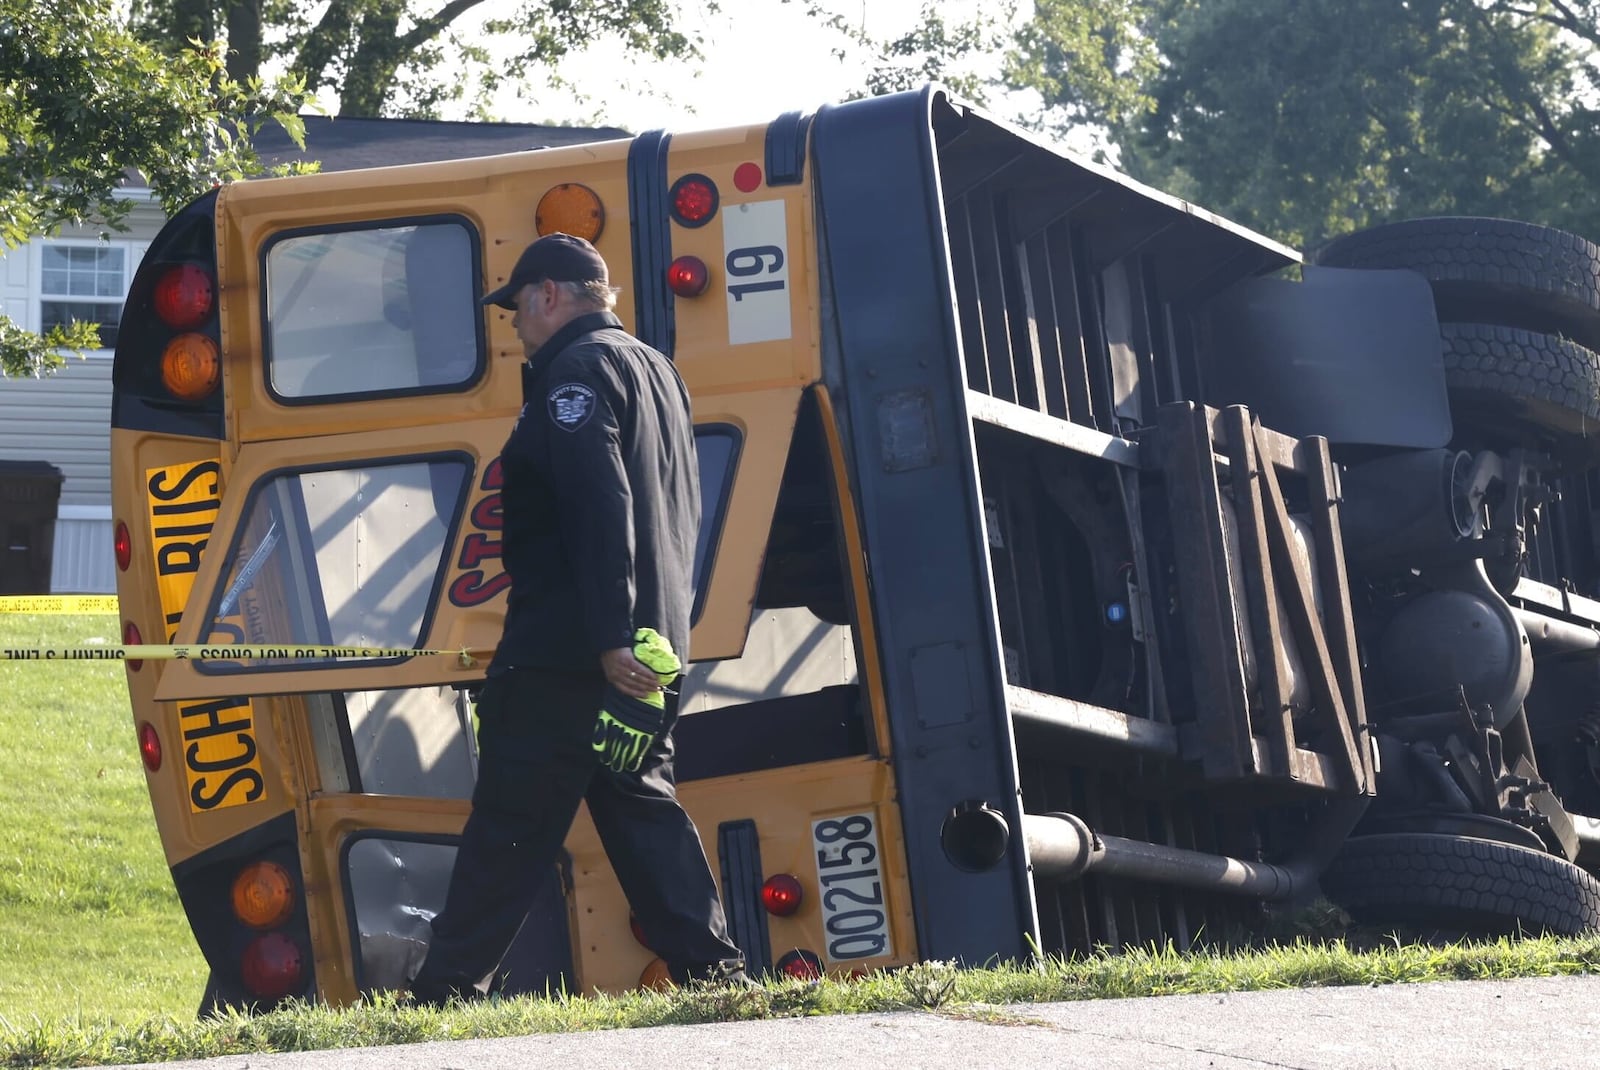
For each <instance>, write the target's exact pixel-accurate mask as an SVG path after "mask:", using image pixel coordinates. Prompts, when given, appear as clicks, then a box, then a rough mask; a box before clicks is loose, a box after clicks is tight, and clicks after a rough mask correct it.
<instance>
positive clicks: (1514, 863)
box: [1322, 832, 1600, 936]
mask: <svg viewBox="0 0 1600 1070" xmlns="http://www.w3.org/2000/svg"><path fill="white" fill-rule="evenodd" d="M1322 890H1323V892H1324V894H1326V895H1327V897H1328V898H1329V899H1331V900H1333V901H1334V902H1335V903H1337V904H1338V905H1339V906H1341V907H1343V908H1344V909H1345V910H1346V911H1347V912H1348V913H1349V914H1350V916H1351V917H1352V918H1354V919H1355V920H1356V921H1358V922H1361V923H1363V924H1367V925H1404V926H1416V927H1422V928H1427V929H1458V930H1461V931H1464V932H1469V933H1490V934H1504V933H1519V932H1520V933H1529V934H1533V933H1551V934H1555V935H1561V936H1577V935H1580V934H1583V933H1587V932H1591V931H1594V930H1596V929H1600V881H1596V880H1595V878H1594V877H1593V876H1591V875H1590V874H1589V873H1587V872H1585V871H1584V870H1582V869H1579V868H1578V867H1577V866H1575V865H1573V864H1572V863H1571V862H1568V861H1567V860H1566V859H1564V858H1557V857H1556V856H1555V855H1551V854H1546V853H1544V852H1543V851H1534V850H1531V849H1529V848H1527V847H1516V846H1513V845H1511V844H1509V843H1499V842H1496V841H1494V840H1480V839H1475V838H1473V837H1470V836H1445V835H1440V834H1437V833H1422V832H1404V833H1393V834H1388V835H1381V836H1358V837H1356V838H1354V839H1352V840H1350V841H1348V842H1347V843H1346V844H1345V845H1344V847H1343V849H1342V850H1341V851H1340V853H1339V855H1338V857H1336V858H1335V859H1334V861H1333V864H1332V865H1331V866H1329V867H1328V871H1327V872H1326V873H1324V874H1323V876H1322Z"/></svg>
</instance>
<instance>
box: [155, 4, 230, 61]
mask: <svg viewBox="0 0 1600 1070" xmlns="http://www.w3.org/2000/svg"><path fill="white" fill-rule="evenodd" d="M161 30H162V32H163V34H164V35H165V36H166V38H167V41H166V44H167V47H169V48H179V49H181V48H186V47H188V43H189V41H190V40H191V39H192V40H196V41H208V42H209V41H213V40H215V39H216V36H217V13H216V10H215V9H214V8H213V7H212V6H211V0H174V2H173V4H172V6H171V8H170V9H168V12H167V17H166V19H164V20H163V25H162V26H161Z"/></svg>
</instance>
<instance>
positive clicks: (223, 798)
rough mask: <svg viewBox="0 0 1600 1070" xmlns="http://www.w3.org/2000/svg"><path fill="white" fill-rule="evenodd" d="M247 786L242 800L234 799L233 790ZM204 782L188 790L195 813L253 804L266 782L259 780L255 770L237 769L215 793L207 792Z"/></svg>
mask: <svg viewBox="0 0 1600 1070" xmlns="http://www.w3.org/2000/svg"><path fill="white" fill-rule="evenodd" d="M241 785H247V786H246V787H245V789H244V798H242V799H240V798H236V797H235V795H236V794H237V793H236V792H234V790H233V789H234V788H237V787H239V786H241ZM205 789H206V782H205V780H203V779H202V780H199V781H196V782H195V785H194V787H192V788H190V789H189V800H190V801H191V802H192V803H193V804H194V809H195V810H196V811H200V810H215V809H217V808H219V807H223V806H238V805H239V804H240V803H247V802H255V801H256V800H257V799H259V798H261V796H262V795H263V794H265V792H266V782H265V781H263V780H262V779H261V773H260V772H259V771H258V770H255V769H237V770H235V771H233V772H231V773H229V774H228V775H227V777H226V778H224V779H223V781H222V783H221V784H219V785H218V786H217V788H216V790H215V791H212V792H209V793H208V792H207V791H206V790H205Z"/></svg>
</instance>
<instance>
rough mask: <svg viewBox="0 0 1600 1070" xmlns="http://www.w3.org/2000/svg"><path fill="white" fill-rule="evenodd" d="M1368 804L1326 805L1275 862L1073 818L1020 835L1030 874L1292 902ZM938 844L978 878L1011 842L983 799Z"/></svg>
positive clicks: (1027, 818) (960, 809)
mask: <svg viewBox="0 0 1600 1070" xmlns="http://www.w3.org/2000/svg"><path fill="white" fill-rule="evenodd" d="M1369 802H1370V799H1369V798H1368V797H1366V796H1360V797H1357V798H1353V799H1342V800H1339V801H1338V802H1335V803H1333V804H1332V805H1330V807H1329V808H1328V811H1327V814H1326V815H1325V817H1324V819H1323V821H1322V823H1321V824H1320V826H1319V827H1318V828H1317V829H1316V830H1314V831H1313V833H1312V834H1311V836H1310V837H1308V840H1307V843H1306V847H1305V849H1304V850H1303V851H1301V852H1300V853H1299V854H1298V855H1297V856H1296V857H1295V858H1293V859H1291V860H1289V861H1288V862H1286V863H1284V864H1282V865H1279V864H1276V863H1272V862H1247V861H1245V860H1243V859H1239V858H1230V857H1228V856H1227V855H1215V854H1207V853H1206V852H1204V851H1190V850H1187V849H1185V848H1182V847H1166V846H1162V845H1161V844H1154V843H1146V842H1144V841H1143V840H1130V839H1127V838H1125V837H1122V836H1108V835H1105V834H1103V833H1097V832H1095V831H1094V830H1092V829H1091V828H1089V826H1088V825H1087V824H1086V823H1085V822H1084V821H1083V819H1082V818H1079V817H1077V816H1076V815H1074V814H1066V813H1046V814H1024V815H1023V817H1022V834H1023V839H1024V842H1025V844H1026V847H1027V851H1028V862H1029V866H1030V868H1031V869H1032V870H1033V874H1034V876H1035V877H1038V878H1040V879H1043V880H1052V881H1071V880H1077V879H1078V878H1080V877H1082V876H1084V875H1085V874H1087V873H1090V872H1093V873H1096V874H1098V875H1100V876H1105V877H1125V878H1128V879H1130V880H1144V881H1154V882H1157V883H1162V884H1177V885H1181V886H1183V887H1186V888H1199V889H1201V890H1204V891H1211V892H1223V893H1228V894H1232V895H1242V896H1248V897H1250V898H1253V899H1264V900H1268V901H1271V902H1282V901H1287V900H1292V899H1297V898H1299V897H1301V896H1303V895H1305V894H1307V893H1309V892H1311V891H1312V890H1313V889H1314V888H1315V887H1316V881H1317V878H1318V877H1320V876H1321V875H1322V871H1323V870H1324V869H1326V868H1327V865H1328V863H1329V862H1330V861H1331V860H1332V859H1333V856H1334V855H1335V854H1336V853H1337V852H1338V850H1339V847H1340V845H1341V844H1343V843H1344V841H1345V839H1346V838H1347V837H1348V836H1349V834H1350V830H1351V829H1352V828H1354V827H1355V824H1356V822H1357V821H1359V820H1360V819H1361V815H1362V814H1363V813H1365V812H1366V808H1367V805H1368V803H1369ZM939 841H940V844H941V845H942V846H943V848H944V852H945V857H946V858H948V859H949V860H950V863H951V865H953V866H955V867H956V868H957V869H960V870H963V871H965V872H968V873H981V872H983V871H984V870H987V869H992V868H994V867H995V866H996V865H999V863H1000V860H1001V859H1002V858H1004V857H1005V853H1006V851H1007V849H1008V848H1009V846H1010V842H1011V828H1010V825H1009V824H1008V823H1007V822H1006V819H1005V815H1003V814H1001V813H1000V811H998V810H996V809H995V808H994V807H992V806H990V805H989V804H987V803H985V802H981V801H978V800H970V801H968V802H964V803H961V804H960V805H958V806H956V807H955V808H954V809H953V810H951V812H950V814H949V815H948V816H947V817H946V818H945V821H944V825H943V827H942V828H941V829H940V834H939Z"/></svg>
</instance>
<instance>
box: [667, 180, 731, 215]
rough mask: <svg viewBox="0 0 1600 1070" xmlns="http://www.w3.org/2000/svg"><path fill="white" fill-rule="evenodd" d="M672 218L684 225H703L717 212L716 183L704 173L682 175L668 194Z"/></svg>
mask: <svg viewBox="0 0 1600 1070" xmlns="http://www.w3.org/2000/svg"><path fill="white" fill-rule="evenodd" d="M667 199H668V201H669V202H670V203H671V205H672V218H673V219H676V220H677V221H678V222H679V223H682V224H683V225H684V226H686V227H703V226H705V225H706V224H707V223H709V222H711V217H712V216H714V215H716V214H717V201H718V197H717V184H716V183H715V182H713V181H711V180H710V179H709V178H707V177H706V176H705V175H684V176H683V177H682V178H680V179H678V181H676V182H674V183H673V184H672V192H671V193H669V194H668V198H667Z"/></svg>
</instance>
